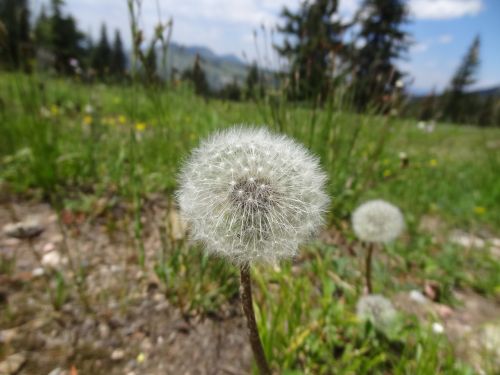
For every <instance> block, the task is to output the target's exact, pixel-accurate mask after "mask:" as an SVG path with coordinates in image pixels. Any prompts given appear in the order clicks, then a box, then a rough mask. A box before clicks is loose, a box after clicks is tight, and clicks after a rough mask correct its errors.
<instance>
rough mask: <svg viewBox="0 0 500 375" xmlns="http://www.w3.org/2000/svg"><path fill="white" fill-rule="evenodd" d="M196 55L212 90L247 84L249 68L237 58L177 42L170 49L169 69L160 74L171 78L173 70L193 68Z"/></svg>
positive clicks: (202, 47)
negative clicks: (225, 86)
mask: <svg viewBox="0 0 500 375" xmlns="http://www.w3.org/2000/svg"><path fill="white" fill-rule="evenodd" d="M159 52H160V51H158V56H159V58H160V53H159ZM196 55H199V56H200V58H201V64H202V67H203V69H204V71H205V74H206V76H207V80H208V84H209V85H210V87H211V88H212V89H216V90H217V89H220V88H222V87H223V86H224V85H226V84H228V83H231V82H233V81H236V82H237V83H238V84H240V85H242V84H243V83H244V82H245V79H246V76H247V74H248V69H249V67H248V65H247V64H245V63H244V62H243V61H242V60H240V59H239V58H238V57H237V56H235V55H232V54H226V55H218V54H216V53H215V52H213V51H212V50H211V49H210V48H208V47H204V46H183V45H181V44H178V43H175V42H172V43H171V44H170V46H169V49H168V55H167V69H166V71H163V72H160V74H161V75H162V76H164V77H170V75H171V72H172V69H173V68H175V69H176V70H177V71H178V72H180V73H181V72H183V71H184V70H186V69H189V68H192V66H193V64H194V61H195V59H196ZM158 66H161V64H158Z"/></svg>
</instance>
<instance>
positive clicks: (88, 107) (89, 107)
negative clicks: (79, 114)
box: [83, 104, 94, 115]
mask: <svg viewBox="0 0 500 375" xmlns="http://www.w3.org/2000/svg"><path fill="white" fill-rule="evenodd" d="M83 112H85V113H86V114H87V115H91V114H93V113H94V107H92V105H90V104H87V105H86V106H85V108H84V109H83Z"/></svg>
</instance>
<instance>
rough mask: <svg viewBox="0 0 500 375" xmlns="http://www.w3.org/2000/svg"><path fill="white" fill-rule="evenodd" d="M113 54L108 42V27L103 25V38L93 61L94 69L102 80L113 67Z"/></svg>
mask: <svg viewBox="0 0 500 375" xmlns="http://www.w3.org/2000/svg"><path fill="white" fill-rule="evenodd" d="M111 53H112V51H111V47H110V46H109V41H108V31H107V29H106V25H105V24H102V26H101V36H100V38H99V42H98V43H97V46H96V47H95V49H94V56H93V59H92V67H93V68H94V70H95V71H96V72H97V74H98V75H99V76H100V77H101V78H103V77H104V76H105V75H106V74H107V73H108V72H109V68H110V65H111Z"/></svg>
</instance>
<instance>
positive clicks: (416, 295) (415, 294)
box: [409, 290, 429, 304]
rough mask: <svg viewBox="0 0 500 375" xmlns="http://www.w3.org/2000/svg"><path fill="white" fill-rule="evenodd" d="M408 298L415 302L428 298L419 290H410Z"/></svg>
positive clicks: (424, 300)
mask: <svg viewBox="0 0 500 375" xmlns="http://www.w3.org/2000/svg"><path fill="white" fill-rule="evenodd" d="M409 296H410V299H411V300H412V301H414V302H417V303H422V304H424V303H427V302H429V300H428V299H427V298H426V297H425V296H424V295H423V294H422V292H420V291H419V290H412V291H411V292H410V294H409Z"/></svg>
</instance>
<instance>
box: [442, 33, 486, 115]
mask: <svg viewBox="0 0 500 375" xmlns="http://www.w3.org/2000/svg"><path fill="white" fill-rule="evenodd" d="M479 48H480V39H479V36H476V37H475V38H474V40H473V42H472V44H471V46H470V47H469V49H468V51H467V53H466V54H465V56H464V58H463V59H462V62H461V64H460V66H459V67H458V69H457V71H456V72H455V74H454V76H453V77H452V79H451V82H450V85H449V88H448V90H447V92H446V93H445V98H446V104H445V109H444V113H445V116H446V118H447V119H449V120H451V121H457V122H464V121H466V117H468V115H469V113H470V112H471V111H472V110H473V108H471V107H473V103H472V102H471V100H470V99H471V98H470V96H468V95H467V94H466V90H467V89H468V88H469V87H470V86H471V85H473V84H474V83H475V82H476V76H477V71H478V69H479V64H480V61H479Z"/></svg>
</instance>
